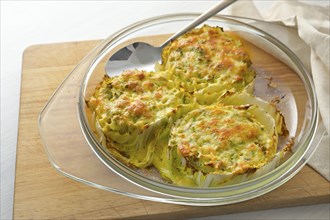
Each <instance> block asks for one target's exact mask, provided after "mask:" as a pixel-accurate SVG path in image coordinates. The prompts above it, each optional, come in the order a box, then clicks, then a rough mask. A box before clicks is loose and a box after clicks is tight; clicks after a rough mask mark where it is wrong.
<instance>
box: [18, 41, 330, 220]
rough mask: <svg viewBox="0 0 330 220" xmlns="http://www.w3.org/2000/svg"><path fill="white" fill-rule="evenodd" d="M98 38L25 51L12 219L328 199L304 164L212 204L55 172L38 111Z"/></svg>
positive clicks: (139, 215)
mask: <svg viewBox="0 0 330 220" xmlns="http://www.w3.org/2000/svg"><path fill="white" fill-rule="evenodd" d="M98 42H99V41H84V42H69V43H58V44H46V45H34V46H31V47H29V48H27V49H26V50H25V53H24V55H23V66H22V69H23V72H22V85H21V102H20V118H19V135H18V146H17V164H16V179H15V196H14V219H57V218H59V219H120V218H125V219H126V218H127V219H178V218H191V217H205V216H214V215H220V214H227V213H236V212H245V211H255V210H263V209H273V208H279V207H289V206H297V205H307V204H318V203H326V202H329V195H330V193H329V186H330V185H329V182H328V181H327V180H325V179H324V178H323V177H322V176H320V175H319V174H318V173H317V172H315V171H314V170H313V169H312V168H310V167H309V166H305V167H304V168H303V169H302V170H301V171H300V172H299V173H298V174H297V175H296V176H295V177H294V178H292V179H291V180H290V181H289V182H287V183H285V184H284V185H283V186H281V187H280V188H278V189H276V190H274V191H272V192H270V193H268V194H265V195H263V196H260V197H258V198H255V199H252V200H249V201H246V202H241V203H237V204H232V205H226V206H214V207H190V206H183V205H173V204H164V203H157V202H150V201H144V200H139V199H134V198H130V197H125V196H122V195H119V194H116V193H111V192H108V191H104V190H100V189H97V188H93V187H91V186H87V185H84V184H83V183H80V182H77V181H75V180H72V179H69V178H67V177H64V176H62V175H61V174H59V173H58V172H57V171H56V170H55V169H54V168H53V167H52V166H51V165H50V163H49V161H48V159H47V156H46V154H45V150H44V147H43V144H42V142H41V139H40V136H39V131H38V114H39V113H40V111H41V109H42V107H43V106H44V105H45V103H46V102H47V100H48V99H49V97H50V96H51V95H52V93H53V92H54V91H55V89H56V88H57V86H58V85H59V84H60V83H61V82H62V81H63V79H64V78H65V77H66V76H67V75H68V74H69V73H70V72H71V71H72V70H73V68H74V67H75V66H76V65H77V64H78V63H79V61H80V60H81V59H82V58H83V57H84V55H85V54H87V53H88V52H89V51H90V50H91V49H92V48H93V47H95V45H96V44H97V43H98ZM270 65H271V64H270Z"/></svg>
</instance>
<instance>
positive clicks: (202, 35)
mask: <svg viewBox="0 0 330 220" xmlns="http://www.w3.org/2000/svg"><path fill="white" fill-rule="evenodd" d="M162 69H163V70H166V71H168V74H169V76H168V77H170V78H172V79H173V80H174V81H176V82H177V83H179V84H180V85H181V86H182V87H183V88H184V89H185V90H187V91H188V92H195V93H196V96H197V98H198V101H199V102H200V103H201V104H205V103H206V104H210V103H211V102H213V101H215V98H217V97H218V96H221V95H223V94H224V93H225V92H226V91H231V92H239V91H242V90H243V89H244V88H245V87H246V86H247V85H248V84H249V83H251V82H252V81H253V79H254V77H255V72H254V71H253V69H252V68H251V60H250V57H249V55H248V54H247V52H246V51H245V49H244V47H243V46H242V43H241V42H240V41H239V40H236V39H235V38H233V37H232V36H230V35H229V34H228V33H225V32H223V31H222V29H221V28H217V27H210V26H207V25H204V26H203V27H202V28H200V29H194V30H192V31H190V32H188V33H186V34H185V35H183V36H180V37H179V38H178V39H176V40H174V41H173V42H172V43H171V44H169V45H168V46H167V47H165V48H164V50H163V53H162ZM212 95H213V96H214V97H213V96H212ZM210 99H211V100H210Z"/></svg>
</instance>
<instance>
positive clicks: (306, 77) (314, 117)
mask: <svg viewBox="0 0 330 220" xmlns="http://www.w3.org/2000/svg"><path fill="white" fill-rule="evenodd" d="M196 15H197V14H195V13H176V14H168V15H162V16H156V17H152V18H149V19H145V20H142V21H139V22H136V23H134V24H132V25H130V26H128V27H126V28H124V29H121V30H119V31H117V32H116V33H114V34H113V35H111V36H110V37H108V38H107V39H105V40H104V41H103V42H108V43H107V44H106V45H105V46H104V47H103V49H100V51H99V54H97V56H96V57H94V59H93V61H92V62H91V63H90V65H89V67H88V71H87V72H86V73H85V76H84V78H83V85H82V86H81V88H80V91H79V102H78V114H79V119H80V120H79V122H80V123H81V128H82V131H83V134H84V136H85V138H86V140H87V142H88V144H89V145H90V147H91V148H92V150H93V151H94V153H96V155H97V156H98V157H99V158H100V159H101V161H102V162H103V163H104V164H105V165H106V166H107V167H108V168H110V169H111V170H112V171H114V172H116V173H117V174H118V175H120V176H122V177H123V178H125V179H128V180H129V181H130V182H133V183H135V184H137V185H139V186H140V187H143V188H147V189H148V190H152V189H151V188H149V187H144V186H141V184H139V183H136V182H135V181H132V180H131V179H129V178H127V176H125V175H123V174H122V173H120V172H118V170H114V168H113V167H111V166H109V164H107V163H105V161H104V159H105V158H102V157H100V155H99V152H96V151H97V150H100V149H102V148H99V147H100V146H97V145H99V143H98V141H97V140H95V139H94V138H93V135H90V134H92V133H89V132H92V131H91V130H90V128H89V127H88V126H87V125H88V123H87V121H86V116H85V113H84V107H83V103H84V101H85V100H84V95H83V94H84V89H85V88H86V80H87V79H88V77H89V76H90V75H91V74H92V70H93V65H95V64H97V63H98V62H97V61H100V60H101V59H102V58H103V56H102V55H105V54H107V53H108V49H109V45H110V43H111V41H109V40H111V39H112V38H113V40H115V39H116V37H118V36H121V35H122V34H127V32H130V30H131V29H134V28H138V27H140V26H141V25H143V24H146V23H148V22H150V24H149V25H151V24H152V23H153V22H155V21H159V20H161V19H169V20H168V21H173V20H174V17H175V16H177V17H180V18H181V17H182V19H184V18H185V19H187V17H186V16H196ZM215 18H216V19H227V20H228V19H229V20H231V21H234V22H235V23H241V24H243V25H244V26H248V27H249V28H252V29H254V30H257V32H259V33H262V34H263V36H266V38H267V40H270V41H271V42H272V43H274V42H276V44H275V45H276V46H279V48H280V49H281V50H282V51H283V50H284V52H285V53H286V54H287V55H288V54H289V55H290V56H289V55H288V56H289V57H290V58H292V57H293V58H294V60H293V61H294V63H295V64H296V65H297V64H299V65H298V66H299V67H300V68H299V70H300V71H302V73H305V74H299V73H298V74H299V76H300V79H301V80H302V81H303V83H304V84H305V85H306V83H308V84H309V87H308V88H306V89H308V91H307V94H308V96H309V101H310V102H311V104H312V107H313V108H312V110H311V111H312V119H311V121H310V122H311V125H310V126H309V129H308V132H306V134H305V135H303V137H304V138H302V139H301V140H300V142H304V143H300V144H303V145H306V146H305V148H306V149H305V148H304V149H305V150H304V152H301V154H299V159H296V160H295V161H293V159H294V158H293V157H291V158H289V159H288V161H286V162H284V163H283V164H282V165H281V166H279V167H284V164H289V163H290V164H292V163H293V165H292V166H291V167H296V166H297V164H298V163H299V162H300V160H301V159H302V158H303V157H304V156H305V154H306V153H307V152H308V149H309V148H310V145H311V142H312V140H313V137H314V135H315V133H316V130H317V124H318V111H317V100H316V95H315V89H314V86H313V83H312V78H311V76H310V74H309V73H308V72H307V70H306V69H305V68H304V65H303V64H302V63H301V61H300V60H299V58H298V57H297V56H296V55H295V54H294V53H293V52H292V51H291V50H290V49H289V48H287V47H286V46H285V45H284V44H282V43H281V42H279V41H278V40H277V39H275V38H274V37H272V36H271V35H269V34H268V33H266V32H264V31H262V30H260V29H258V28H256V27H254V26H251V25H249V24H246V23H242V22H239V21H237V20H232V19H235V18H239V19H247V20H251V21H255V19H249V18H242V17H237V16H214V17H213V19H215ZM164 22H165V21H164ZM82 115H83V116H82ZM81 119H83V120H81ZM85 129H87V130H85ZM307 134H308V135H307ZM91 137H92V139H91V140H90V138H91ZM91 141H92V142H91ZM91 143H93V144H96V147H97V148H99V149H95V146H93V147H92V144H91ZM300 149H302V148H300ZM103 156H104V155H103ZM113 159H114V158H113ZM305 162H307V161H306V160H305ZM286 166H288V165H286ZM279 167H278V168H276V169H274V170H273V171H271V172H270V173H268V174H265V175H263V176H261V177H260V178H256V179H253V180H250V181H247V182H243V183H241V184H234V185H229V186H223V187H220V188H218V187H217V188H187V187H179V186H173V185H170V184H163V183H159V182H156V181H154V180H147V182H148V184H149V183H150V181H151V184H152V185H154V184H155V185H156V188H157V187H159V184H160V185H161V186H163V185H165V186H166V187H169V188H170V189H172V190H173V189H174V191H175V192H176V191H177V190H180V191H182V190H185V191H186V192H187V193H197V192H199V193H197V194H198V195H200V193H201V194H204V193H205V192H208V193H210V192H215V191H218V190H220V191H223V190H225V189H232V188H233V187H236V188H237V187H238V186H247V185H249V184H253V183H255V182H256V181H257V180H258V181H259V180H260V181H261V180H262V179H268V178H267V177H270V176H271V175H273V176H274V174H275V173H276V172H275V171H276V170H279ZM301 168H302V165H300V169H301ZM300 169H298V170H296V172H298V171H299V170H300ZM289 172H290V170H287V171H286V172H282V173H281V175H280V176H281V177H283V176H286V175H289V174H288V173H289ZM135 174H136V173H135ZM138 175H139V174H138ZM140 176H141V175H140ZM141 177H142V178H143V176H141ZM143 179H144V180H145V178H143ZM276 179H277V178H274V179H273V181H276ZM288 179H290V178H288ZM273 181H271V182H269V183H268V184H271V183H272V182H273ZM261 182H262V181H261ZM166 190H168V189H166ZM270 190H272V189H270ZM152 191H153V190H152ZM154 191H155V192H157V193H161V192H160V191H158V190H154ZM165 194H166V195H170V196H173V195H172V194H167V193H165ZM184 198H186V197H184ZM206 199H210V198H206Z"/></svg>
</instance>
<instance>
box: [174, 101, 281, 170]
mask: <svg viewBox="0 0 330 220" xmlns="http://www.w3.org/2000/svg"><path fill="white" fill-rule="evenodd" d="M250 107H251V106H244V107H242V106H224V105H222V104H218V105H213V106H208V107H206V108H202V109H198V110H194V111H192V112H190V113H188V114H187V115H186V116H185V117H183V118H182V119H180V121H179V123H177V124H176V125H175V126H174V127H173V128H172V131H171V136H170V141H169V145H170V148H174V149H177V153H178V156H179V157H180V156H181V157H184V158H185V160H186V161H187V163H188V165H187V166H188V167H189V166H190V167H193V168H194V169H196V170H200V171H202V172H204V173H210V172H212V173H221V174H240V173H245V172H247V171H249V170H255V169H257V168H260V167H262V166H264V165H265V164H266V163H268V162H269V161H270V160H271V159H272V158H273V156H274V155H275V153H276V148H277V146H276V145H275V144H274V136H273V134H272V133H269V132H268V131H266V130H265V129H264V127H263V125H262V124H260V122H259V121H258V120H257V119H256V117H255V116H254V115H253V114H252V113H251V112H249V108H250Z"/></svg>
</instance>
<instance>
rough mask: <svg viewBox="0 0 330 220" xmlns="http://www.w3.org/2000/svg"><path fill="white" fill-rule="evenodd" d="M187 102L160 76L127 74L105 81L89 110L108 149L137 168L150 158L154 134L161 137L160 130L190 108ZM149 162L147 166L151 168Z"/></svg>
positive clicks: (145, 73)
mask: <svg viewBox="0 0 330 220" xmlns="http://www.w3.org/2000/svg"><path fill="white" fill-rule="evenodd" d="M189 98H190V95H189V94H188V93H185V92H184V91H181V90H180V89H179V88H177V87H175V85H174V83H173V82H172V81H170V80H168V79H166V78H165V77H163V76H162V75H160V74H155V73H153V72H145V71H138V70H129V71H125V72H124V73H123V74H122V75H120V76H117V77H113V78H109V77H105V78H104V80H103V81H102V82H101V84H100V85H99V87H98V88H97V89H96V91H95V93H94V96H93V97H92V98H91V99H90V100H89V101H88V106H89V108H91V109H92V111H94V112H95V119H96V121H97V123H98V125H99V126H100V127H101V129H102V132H103V133H104V134H105V136H106V137H107V141H108V144H109V145H110V147H114V148H116V149H117V151H119V152H120V153H121V154H122V155H124V157H128V158H129V162H130V163H133V164H134V165H137V166H140V165H139V164H140V162H141V161H144V157H145V156H146V155H147V154H149V152H147V151H148V150H147V149H146V148H148V144H149V142H150V141H149V140H150V139H153V138H154V133H155V132H158V133H161V132H162V128H163V127H166V126H167V125H168V124H169V123H170V122H171V121H172V120H174V119H175V118H176V117H179V116H180V114H181V112H183V111H184V109H185V108H186V107H188V106H189V104H188V105H187V104H186V103H189ZM135 145H137V146H135ZM141 149H144V150H142V151H141ZM137 155H138V156H137ZM136 157H138V159H137V160H135V159H136ZM151 159H152V158H151V157H150V158H149V159H148V160H147V161H148V162H146V163H147V164H150V162H151ZM142 164H143V165H141V166H145V164H144V162H143V163H142Z"/></svg>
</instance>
